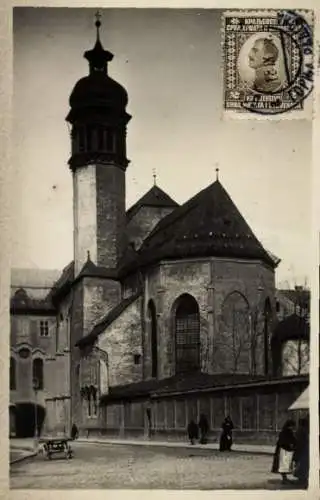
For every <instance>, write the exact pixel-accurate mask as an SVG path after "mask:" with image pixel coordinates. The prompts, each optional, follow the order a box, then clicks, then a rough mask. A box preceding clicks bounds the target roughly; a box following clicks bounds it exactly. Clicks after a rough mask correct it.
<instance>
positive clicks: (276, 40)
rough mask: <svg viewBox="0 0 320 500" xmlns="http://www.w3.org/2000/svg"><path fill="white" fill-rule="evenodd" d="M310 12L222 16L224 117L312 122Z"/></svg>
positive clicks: (262, 12)
mask: <svg viewBox="0 0 320 500" xmlns="http://www.w3.org/2000/svg"><path fill="white" fill-rule="evenodd" d="M313 26H314V16H313V12H312V11H289V10H279V11H270V10H262V11H241V10H237V11H226V12H225V13H224V15H223V55H224V80H223V85H224V89H223V92H224V97H223V99H224V102H223V106H224V113H225V114H227V115H228V116H230V117H232V118H263V117H264V118H268V119H270V118H276V117H277V118H286V119H288V118H290V119H291V118H312V97H313V96H312V94H313V92H312V91H313V78H314V69H313V52H314V43H313Z"/></svg>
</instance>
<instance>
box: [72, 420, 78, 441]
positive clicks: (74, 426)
mask: <svg viewBox="0 0 320 500" xmlns="http://www.w3.org/2000/svg"><path fill="white" fill-rule="evenodd" d="M78 436H79V431H78V427H77V426H76V424H73V425H72V428H71V439H73V440H75V439H77V437H78Z"/></svg>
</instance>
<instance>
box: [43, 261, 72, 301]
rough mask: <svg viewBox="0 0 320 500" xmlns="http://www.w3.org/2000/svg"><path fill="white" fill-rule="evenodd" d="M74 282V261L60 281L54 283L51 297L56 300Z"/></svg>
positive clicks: (63, 271)
mask: <svg viewBox="0 0 320 500" xmlns="http://www.w3.org/2000/svg"><path fill="white" fill-rule="evenodd" d="M73 280H74V260H72V261H71V262H70V263H69V264H68V265H67V266H66V267H65V268H64V269H63V270H62V273H61V275H60V277H59V279H58V280H57V281H56V282H55V283H54V285H53V288H52V291H51V292H50V294H49V295H51V296H52V299H53V300H54V299H55V298H56V297H58V296H59V295H60V293H62V292H63V290H65V289H66V288H68V287H69V286H70V285H71V283H72V282H73Z"/></svg>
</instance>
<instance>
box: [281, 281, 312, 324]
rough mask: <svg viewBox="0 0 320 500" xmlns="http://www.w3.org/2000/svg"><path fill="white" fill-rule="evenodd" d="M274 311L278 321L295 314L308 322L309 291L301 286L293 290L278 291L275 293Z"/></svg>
mask: <svg viewBox="0 0 320 500" xmlns="http://www.w3.org/2000/svg"><path fill="white" fill-rule="evenodd" d="M276 310H277V318H278V321H282V320H283V319H285V318H287V317H288V316H291V314H296V315H298V316H300V317H303V318H306V320H307V321H309V315H310V290H308V289H307V288H304V287H302V286H295V288H294V289H278V290H277V291H276Z"/></svg>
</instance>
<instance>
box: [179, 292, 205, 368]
mask: <svg viewBox="0 0 320 500" xmlns="http://www.w3.org/2000/svg"><path fill="white" fill-rule="evenodd" d="M175 350H176V372H177V373H184V372H190V371H196V370H200V367H201V366H200V314H199V307H198V304H197V302H196V300H195V299H194V298H193V297H191V295H188V294H184V295H182V296H181V297H180V298H179V299H178V303H177V307H176V313H175Z"/></svg>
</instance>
